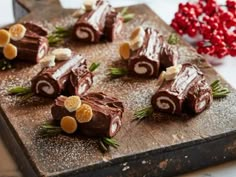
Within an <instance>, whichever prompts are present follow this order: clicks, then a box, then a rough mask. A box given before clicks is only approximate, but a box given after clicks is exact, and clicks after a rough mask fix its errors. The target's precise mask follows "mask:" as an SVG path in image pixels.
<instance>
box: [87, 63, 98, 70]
mask: <svg viewBox="0 0 236 177" xmlns="http://www.w3.org/2000/svg"><path fill="white" fill-rule="evenodd" d="M99 66H100V63H92V64H91V65H90V67H89V71H90V72H93V71H95V70H96V69H97V68H98V67H99Z"/></svg>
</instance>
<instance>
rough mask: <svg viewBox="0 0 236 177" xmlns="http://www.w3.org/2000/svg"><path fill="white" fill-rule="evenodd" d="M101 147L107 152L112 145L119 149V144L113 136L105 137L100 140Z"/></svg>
mask: <svg viewBox="0 0 236 177" xmlns="http://www.w3.org/2000/svg"><path fill="white" fill-rule="evenodd" d="M99 147H100V150H101V151H102V152H107V151H109V148H110V147H113V148H115V149H117V148H118V147H119V144H118V142H117V141H116V140H115V139H113V138H107V137H103V138H101V139H100V140H99Z"/></svg>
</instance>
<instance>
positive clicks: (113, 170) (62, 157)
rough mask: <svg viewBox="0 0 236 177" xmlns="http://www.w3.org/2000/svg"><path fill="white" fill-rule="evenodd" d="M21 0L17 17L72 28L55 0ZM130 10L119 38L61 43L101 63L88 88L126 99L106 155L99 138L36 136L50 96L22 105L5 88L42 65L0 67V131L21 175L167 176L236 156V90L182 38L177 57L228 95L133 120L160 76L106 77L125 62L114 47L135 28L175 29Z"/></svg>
mask: <svg viewBox="0 0 236 177" xmlns="http://www.w3.org/2000/svg"><path fill="white" fill-rule="evenodd" d="M20 1H21V3H22V4H26V5H25V6H26V7H27V8H28V9H29V10H32V11H31V12H30V14H29V15H28V16H26V17H24V18H23V19H22V20H33V21H39V22H41V23H42V24H43V25H44V26H45V27H47V28H48V29H49V30H53V29H54V28H55V26H65V27H69V26H71V25H72V24H73V23H74V22H75V19H73V18H72V17H71V16H70V14H71V13H72V12H73V11H74V10H63V9H62V8H61V7H60V4H59V3H58V1H56V0H51V1H35V3H36V4H35V3H32V1H28V0H20ZM129 12H132V13H135V18H134V19H133V20H132V21H130V22H128V23H126V24H125V25H124V31H123V32H122V35H120V37H119V39H118V40H116V41H115V42H113V43H106V42H102V43H99V44H85V43H80V42H78V41H76V40H75V39H68V40H67V41H66V42H65V45H64V46H65V47H69V48H71V49H73V50H74V51H77V52H78V53H80V54H82V55H83V56H84V57H85V58H87V60H88V64H89V65H90V64H91V63H92V62H100V63H101V65H100V67H99V69H98V70H97V71H96V73H95V80H94V85H93V87H92V88H91V89H90V90H89V91H91V92H92V91H102V92H105V93H107V94H109V95H111V96H115V97H117V98H118V99H120V100H122V101H123V102H124V105H125V112H124V116H123V126H122V129H121V131H120V132H119V133H118V134H117V136H116V137H115V138H116V139H117V140H118V142H119V144H120V147H119V148H118V149H117V150H116V149H112V150H111V151H110V152H109V153H107V154H105V155H104V154H102V153H101V152H100V151H99V150H98V145H97V140H95V139H89V138H86V137H82V136H70V137H69V136H66V135H59V136H57V137H51V138H43V137H40V136H39V135H38V130H39V126H40V125H41V124H42V123H43V122H45V121H46V120H48V119H51V115H50V107H51V105H52V103H53V100H51V99H46V98H39V97H33V98H31V99H29V100H27V101H25V102H22V101H21V100H19V99H18V98H17V97H15V96H9V95H7V89H8V88H11V87H13V86H19V85H29V82H30V79H31V78H32V77H33V76H34V75H36V74H37V73H38V71H39V70H40V67H39V65H35V66H31V65H27V64H25V63H20V62H17V63H16V65H15V66H16V68H14V69H12V70H9V71H5V72H0V78H1V80H0V100H1V110H0V112H1V117H0V120H1V125H2V127H1V129H0V131H1V132H4V133H5V134H4V135H3V138H4V139H5V142H6V144H7V145H8V146H9V147H10V149H12V150H13V149H15V152H16V153H13V154H15V156H17V159H16V160H17V161H18V164H19V165H20V167H21V169H22V171H23V172H24V173H25V174H27V172H28V171H30V172H29V174H32V175H35V176H76V175H77V174H80V175H81V176H129V177H130V176H145V175H146V176H157V175H158V176H169V175H173V174H178V173H182V172H186V171H190V170H193V169H197V168H201V167H204V166H208V165H212V164H215V163H219V162H223V161H226V160H230V159H232V158H235V156H236V153H235V152H236V151H235V148H236V141H235V136H236V134H235V125H236V119H235V115H236V107H235V106H232V105H235V104H236V91H235V90H234V89H233V88H232V87H231V86H230V85H228V84H227V83H225V82H224V81H223V79H222V78H221V77H220V76H219V75H218V74H217V73H216V72H215V71H214V69H213V68H212V67H211V66H209V65H208V64H207V62H206V61H205V60H204V59H203V58H202V57H201V56H199V55H198V54H197V52H196V51H195V50H194V49H193V48H192V47H191V46H190V45H188V44H187V43H185V42H184V41H181V42H180V44H178V50H179V52H180V61H179V62H180V63H183V62H191V63H195V64H196V65H198V67H199V68H200V69H201V70H202V71H203V72H204V73H205V75H206V77H207V80H208V82H209V83H210V82H212V81H213V80H215V79H219V78H220V79H221V80H222V81H223V83H224V84H225V85H226V86H228V87H229V88H230V90H231V94H230V95H229V96H228V97H227V98H224V99H218V100H214V102H213V104H212V106H211V107H210V108H209V109H208V110H206V111H204V112H203V113H201V114H199V115H196V116H193V115H187V114H184V115H182V116H178V117H177V116H169V115H167V114H161V113H156V114H155V115H154V116H153V117H152V118H149V119H146V120H144V121H142V122H141V123H139V124H137V123H135V122H132V121H131V120H132V119H133V114H134V111H135V110H137V109H140V108H143V107H146V106H149V105H150V98H151V96H152V95H153V94H154V93H155V91H156V88H155V86H156V84H157V80H155V79H140V78H131V77H123V78H120V79H113V80H112V79H110V78H109V76H108V68H109V67H112V66H116V67H117V66H125V63H123V62H122V61H121V60H120V57H119V54H118V46H119V44H120V43H121V41H123V40H125V39H127V38H128V36H129V34H130V32H131V31H132V29H134V28H135V27H136V26H138V25H142V26H144V27H154V28H156V29H158V30H159V31H160V32H161V33H163V35H164V36H165V38H167V37H168V35H169V34H170V33H171V32H173V31H172V29H171V28H170V27H169V26H168V25H167V24H165V23H164V22H163V21H162V20H161V19H160V18H159V17H158V16H156V15H155V13H154V12H152V11H151V10H150V9H149V8H148V7H147V6H146V5H143V4H142V5H136V6H131V7H130V8H129ZM3 122H4V124H6V126H4V124H3ZM4 127H5V128H4ZM9 138H10V139H9ZM12 139H14V141H15V142H13V141H12ZM214 148H215V149H214ZM219 152H220V153H219ZM18 157H22V159H23V161H24V162H27V165H28V166H27V165H25V164H23V163H22V161H21V160H22V159H19V158H18ZM23 157H24V158H23ZM195 160H196V161H195ZM201 162H202V163H201Z"/></svg>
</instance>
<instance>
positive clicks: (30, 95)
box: [21, 92, 34, 101]
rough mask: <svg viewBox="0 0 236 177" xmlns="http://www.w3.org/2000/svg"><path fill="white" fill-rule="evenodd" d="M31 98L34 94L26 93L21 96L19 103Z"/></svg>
mask: <svg viewBox="0 0 236 177" xmlns="http://www.w3.org/2000/svg"><path fill="white" fill-rule="evenodd" d="M32 96H34V93H33V92H30V93H27V94H25V95H23V96H22V97H21V101H26V100H28V99H29V98H31V97H32Z"/></svg>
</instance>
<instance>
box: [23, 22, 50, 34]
mask: <svg viewBox="0 0 236 177" xmlns="http://www.w3.org/2000/svg"><path fill="white" fill-rule="evenodd" d="M22 25H24V26H25V27H26V29H27V30H28V31H31V32H33V33H35V34H37V35H39V36H47V35H48V31H47V29H45V28H43V27H42V26H40V25H37V24H36V23H34V22H31V21H29V22H23V23H22Z"/></svg>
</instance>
